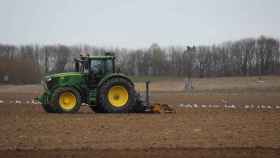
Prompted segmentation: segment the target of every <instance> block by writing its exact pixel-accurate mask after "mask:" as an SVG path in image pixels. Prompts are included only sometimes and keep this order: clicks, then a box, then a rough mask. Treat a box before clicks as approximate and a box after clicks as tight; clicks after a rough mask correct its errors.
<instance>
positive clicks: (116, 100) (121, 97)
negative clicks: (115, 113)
mask: <svg viewBox="0 0 280 158" xmlns="http://www.w3.org/2000/svg"><path fill="white" fill-rule="evenodd" d="M108 100H109V102H110V104H111V105H113V106H114V107H122V106H124V105H125V104H126V103H127V101H128V92H127V90H126V89H125V88H124V87H123V86H113V87H111V88H110V90H109V92H108Z"/></svg>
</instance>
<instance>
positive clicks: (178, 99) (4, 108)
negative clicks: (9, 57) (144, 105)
mask: <svg viewBox="0 0 280 158" xmlns="http://www.w3.org/2000/svg"><path fill="white" fill-rule="evenodd" d="M267 80H268V79H267ZM165 82H166V83H165ZM203 82H204V81H201V82H200V83H201V84H202V83H203ZM265 82H266V83H267V84H268V86H263V87H261V89H269V90H268V92H269V95H267V93H265V91H262V90H260V87H257V88H255V89H259V90H260V91H257V93H244V94H240V93H238V94H239V95H235V94H234V93H223V91H227V89H222V90H217V91H218V93H210V94H208V92H209V91H210V92H211V90H209V89H207V88H205V86H203V85H202V86H201V88H202V89H203V87H204V88H205V89H204V90H205V91H207V93H199V92H194V93H186V92H184V91H182V90H176V86H178V87H181V85H180V84H181V83H180V84H179V83H173V84H174V85H173V84H170V85H171V86H170V85H169V88H170V89H169V90H170V91H166V90H165V88H164V86H167V85H163V84H162V86H160V84H159V83H157V84H159V85H157V84H156V86H155V87H154V89H152V92H151V99H152V101H153V102H159V103H167V104H169V105H171V106H173V107H174V108H175V109H176V113H174V114H96V113H94V112H92V111H91V110H90V109H89V108H88V107H86V106H83V107H82V108H81V110H80V112H79V113H77V114H48V113H45V112H44V111H43V109H42V108H41V106H40V105H36V104H32V103H26V102H24V101H30V100H31V99H32V98H33V97H35V96H37V95H38V94H39V93H40V92H41V91H42V88H41V87H40V86H38V85H27V86H12V85H7V86H0V100H2V101H4V103H1V102H0V157H7V158H13V157H24V158H25V157H28V158H29V157H41V158H47V157H95V156H96V157H221V158H224V157H254V158H255V157H280V136H279V133H280V115H279V112H280V109H242V108H236V109H224V108H216V109H215V108H214V109H210V108H204V109H203V108H196V109H195V108H192V109H190V108H183V107H178V106H177V105H180V104H198V105H203V104H206V105H207V104H218V105H222V104H234V105H237V106H241V105H246V104H249V105H271V106H276V105H280V94H279V91H276V90H275V89H273V88H269V86H270V83H268V81H265ZM161 83H165V84H169V83H170V82H167V81H164V82H161ZM275 83H278V82H275ZM140 84H141V83H140ZM217 84H218V83H217ZM257 84H259V83H257ZM137 87H138V88H139V87H140V89H141V85H140V86H139V84H137ZM174 87H175V88H174ZM178 87H177V88H178ZM253 87H256V86H253ZM276 87H277V86H276ZM157 88H158V89H157ZM167 88H168V86H167ZM173 88H174V89H173ZM172 89H173V90H172ZM237 89H238V88H237ZM253 89H254V88H253ZM271 89H272V90H271ZM204 90H202V91H204ZM232 90H233V92H237V91H236V89H234V88H233V89H232ZM213 91H215V90H213ZM217 91H216V92H217ZM242 91H246V92H250V91H247V90H246V88H244V89H242ZM270 94H271V95H270ZM11 100H21V101H23V102H22V103H21V104H17V103H14V102H9V101H11Z"/></svg>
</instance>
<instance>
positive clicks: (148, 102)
mask: <svg viewBox="0 0 280 158" xmlns="http://www.w3.org/2000/svg"><path fill="white" fill-rule="evenodd" d="M145 83H146V106H147V107H149V106H150V94H149V84H150V81H149V80H147V81H146V82H145Z"/></svg>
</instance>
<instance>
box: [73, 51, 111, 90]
mask: <svg viewBox="0 0 280 158" xmlns="http://www.w3.org/2000/svg"><path fill="white" fill-rule="evenodd" d="M74 61H75V71H76V72H81V73H85V74H86V75H87V76H88V81H89V85H93V87H95V86H94V85H96V84H97V83H98V82H99V81H100V80H101V79H102V78H103V77H104V76H106V75H108V74H112V73H115V57H114V55H113V54H111V53H106V55H105V56H89V55H87V56H82V55H81V56H80V59H74Z"/></svg>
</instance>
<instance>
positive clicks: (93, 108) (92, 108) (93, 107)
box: [89, 106, 98, 112]
mask: <svg viewBox="0 0 280 158" xmlns="http://www.w3.org/2000/svg"><path fill="white" fill-rule="evenodd" d="M89 107H90V109H91V110H92V111H93V112H98V108H97V106H89Z"/></svg>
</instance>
